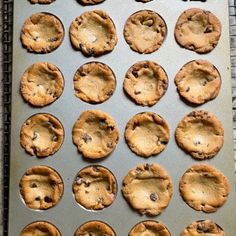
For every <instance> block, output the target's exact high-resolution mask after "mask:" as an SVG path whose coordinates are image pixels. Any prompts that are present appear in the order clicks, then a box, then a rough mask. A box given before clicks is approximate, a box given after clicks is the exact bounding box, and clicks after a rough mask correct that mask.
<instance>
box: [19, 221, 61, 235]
mask: <svg viewBox="0 0 236 236" xmlns="http://www.w3.org/2000/svg"><path fill="white" fill-rule="evenodd" d="M31 235H35V236H39V235H42V236H43V235H45V236H61V233H60V232H59V230H58V229H57V228H56V227H55V226H54V225H53V224H51V223H49V222H46V221H36V222H33V223H31V224H29V225H27V226H26V227H25V228H24V229H23V230H22V231H21V234H20V236H31Z"/></svg>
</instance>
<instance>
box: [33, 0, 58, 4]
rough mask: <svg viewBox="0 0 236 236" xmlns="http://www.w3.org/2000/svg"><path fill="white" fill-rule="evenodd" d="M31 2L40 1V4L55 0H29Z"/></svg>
mask: <svg viewBox="0 0 236 236" xmlns="http://www.w3.org/2000/svg"><path fill="white" fill-rule="evenodd" d="M29 1H30V2H31V3H34V4H35V3H39V4H50V3H52V2H54V1H55V0H29Z"/></svg>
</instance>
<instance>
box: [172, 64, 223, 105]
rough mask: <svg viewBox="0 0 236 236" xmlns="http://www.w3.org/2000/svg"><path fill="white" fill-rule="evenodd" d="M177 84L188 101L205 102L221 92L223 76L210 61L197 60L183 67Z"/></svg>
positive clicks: (178, 74) (181, 94)
mask: <svg viewBox="0 0 236 236" xmlns="http://www.w3.org/2000/svg"><path fill="white" fill-rule="evenodd" d="M175 84H176V86H177V89H178V92H179V94H180V96H181V97H183V98H184V99H185V100H186V101H188V102H190V103H194V104H203V103H206V102H208V101H210V100H212V99H214V98H215V97H216V96H217V95H218V94H219V91H220V87H221V76H220V74H219V72H218V70H217V69H216V68H215V67H214V66H213V65H212V64H211V63H210V62H208V61H206V60H195V61H191V62H189V63H187V64H185V65H184V66H183V67H182V68H181V70H180V71H179V72H178V73H177V75H176V77H175Z"/></svg>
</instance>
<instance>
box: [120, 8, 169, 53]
mask: <svg viewBox="0 0 236 236" xmlns="http://www.w3.org/2000/svg"><path fill="white" fill-rule="evenodd" d="M166 33H167V27H166V24H165V22H164V20H163V19H162V18H161V16H159V15H158V14H157V13H156V12H154V11H150V10H142V11H138V12H136V13H134V14H133V15H131V16H130V17H129V18H128V20H127V21H126V23H125V28H124V36H125V40H126V42H127V43H128V44H129V46H130V48H131V49H132V50H134V51H136V52H138V53H144V54H148V53H152V52H154V51H156V50H158V49H159V48H160V46H161V45H162V43H163V41H164V39H165V37H166Z"/></svg>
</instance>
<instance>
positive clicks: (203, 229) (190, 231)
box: [181, 220, 225, 236]
mask: <svg viewBox="0 0 236 236" xmlns="http://www.w3.org/2000/svg"><path fill="white" fill-rule="evenodd" d="M203 235H212V236H225V233H224V231H223V230H222V229H221V227H219V226H218V225H217V224H216V223H214V222H213V221H211V220H201V221H195V222H193V223H192V224H190V225H189V226H188V227H187V228H186V229H185V230H184V231H183V232H182V234H181V236H203Z"/></svg>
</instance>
